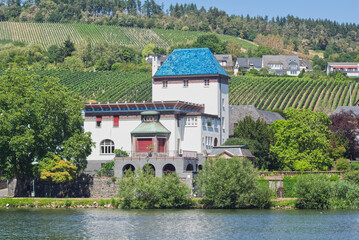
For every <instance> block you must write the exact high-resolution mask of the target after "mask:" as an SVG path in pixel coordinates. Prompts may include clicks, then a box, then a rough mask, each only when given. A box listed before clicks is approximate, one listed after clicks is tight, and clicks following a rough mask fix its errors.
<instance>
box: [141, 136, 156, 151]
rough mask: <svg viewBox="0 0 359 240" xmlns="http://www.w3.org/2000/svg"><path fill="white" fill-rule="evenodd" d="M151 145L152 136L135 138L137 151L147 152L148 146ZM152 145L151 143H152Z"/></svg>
mask: <svg viewBox="0 0 359 240" xmlns="http://www.w3.org/2000/svg"><path fill="white" fill-rule="evenodd" d="M150 145H152V138H140V139H137V151H138V152H148V151H149V150H148V147H147V146H150ZM152 147H153V145H152Z"/></svg>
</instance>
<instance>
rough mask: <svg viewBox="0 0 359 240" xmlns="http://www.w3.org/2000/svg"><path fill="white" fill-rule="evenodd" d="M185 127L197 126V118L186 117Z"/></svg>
mask: <svg viewBox="0 0 359 240" xmlns="http://www.w3.org/2000/svg"><path fill="white" fill-rule="evenodd" d="M186 126H197V117H186Z"/></svg>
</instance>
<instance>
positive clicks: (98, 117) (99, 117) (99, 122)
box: [96, 116, 102, 127]
mask: <svg viewBox="0 0 359 240" xmlns="http://www.w3.org/2000/svg"><path fill="white" fill-rule="evenodd" d="M101 122H102V116H96V127H101Z"/></svg>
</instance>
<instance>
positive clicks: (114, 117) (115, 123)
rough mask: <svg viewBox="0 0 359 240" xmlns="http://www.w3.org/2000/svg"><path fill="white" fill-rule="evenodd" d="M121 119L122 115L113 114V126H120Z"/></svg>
mask: <svg viewBox="0 0 359 240" xmlns="http://www.w3.org/2000/svg"><path fill="white" fill-rule="evenodd" d="M119 121H120V117H119V116H113V126H114V127H118V125H119Z"/></svg>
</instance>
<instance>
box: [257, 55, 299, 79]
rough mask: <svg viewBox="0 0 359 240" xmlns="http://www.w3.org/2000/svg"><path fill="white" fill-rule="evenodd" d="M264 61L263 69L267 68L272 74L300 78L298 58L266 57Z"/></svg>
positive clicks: (284, 56)
mask: <svg viewBox="0 0 359 240" xmlns="http://www.w3.org/2000/svg"><path fill="white" fill-rule="evenodd" d="M262 59H263V66H262V67H263V68H267V69H268V71H269V72H270V73H275V74H277V75H289V76H298V75H299V73H300V63H299V57H298V56H286V55H264V56H263V58H262Z"/></svg>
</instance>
